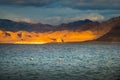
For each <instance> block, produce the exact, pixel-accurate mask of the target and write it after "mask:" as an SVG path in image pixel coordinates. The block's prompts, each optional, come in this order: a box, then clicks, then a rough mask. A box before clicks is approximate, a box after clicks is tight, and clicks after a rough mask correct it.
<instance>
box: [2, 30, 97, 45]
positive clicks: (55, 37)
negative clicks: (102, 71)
mask: <svg viewBox="0 0 120 80" xmlns="http://www.w3.org/2000/svg"><path fill="white" fill-rule="evenodd" d="M95 38H96V36H95V35H94V34H93V32H92V31H90V30H87V31H83V32H74V31H68V30H64V31H55V32H45V33H35V32H27V31H18V32H11V31H2V30H1V31H0V42H1V43H14V44H45V43H61V42H81V41H87V40H93V39H95Z"/></svg>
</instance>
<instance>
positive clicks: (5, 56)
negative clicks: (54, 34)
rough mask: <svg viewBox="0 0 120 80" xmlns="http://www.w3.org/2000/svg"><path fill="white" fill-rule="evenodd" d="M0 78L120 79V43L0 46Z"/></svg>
mask: <svg viewBox="0 0 120 80" xmlns="http://www.w3.org/2000/svg"><path fill="white" fill-rule="evenodd" d="M0 80H120V45H118V44H46V45H0Z"/></svg>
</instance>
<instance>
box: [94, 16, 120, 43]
mask: <svg viewBox="0 0 120 80" xmlns="http://www.w3.org/2000/svg"><path fill="white" fill-rule="evenodd" d="M104 24H105V23H104ZM106 24H107V25H108V26H109V27H112V28H111V30H110V31H109V32H108V33H106V34H105V35H103V36H101V37H100V38H98V39H97V40H96V41H102V42H120V17H116V18H112V19H110V20H108V21H107V22H106Z"/></svg>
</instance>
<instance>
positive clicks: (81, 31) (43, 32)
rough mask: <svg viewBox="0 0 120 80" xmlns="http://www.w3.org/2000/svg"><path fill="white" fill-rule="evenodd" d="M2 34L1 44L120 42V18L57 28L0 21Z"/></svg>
mask: <svg viewBox="0 0 120 80" xmlns="http://www.w3.org/2000/svg"><path fill="white" fill-rule="evenodd" d="M0 34H1V35H0V37H1V42H4V40H6V42H7V41H8V40H9V41H11V42H14V41H22V42H23V41H30V40H31V42H32V41H33V42H34V40H37V41H38V42H39V41H40V40H41V41H43V42H44V41H47V42H54V41H55V42H61V41H62V42H74V41H77V42H79V41H80V42H81V41H97V42H120V17H115V18H112V19H110V20H107V21H104V22H101V23H100V22H97V21H91V20H89V19H86V20H79V21H75V22H70V23H64V24H60V25H56V26H53V25H49V24H42V23H35V24H34V23H27V22H15V21H12V20H7V19H0ZM43 37H44V38H43ZM2 39H3V40H2Z"/></svg>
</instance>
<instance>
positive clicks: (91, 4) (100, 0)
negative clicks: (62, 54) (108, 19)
mask: <svg viewBox="0 0 120 80" xmlns="http://www.w3.org/2000/svg"><path fill="white" fill-rule="evenodd" d="M119 3H120V0H59V1H58V0H0V4H2V5H22V6H38V7H69V8H75V9H92V10H93V9H117V10H118V9H120V7H119Z"/></svg>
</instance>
